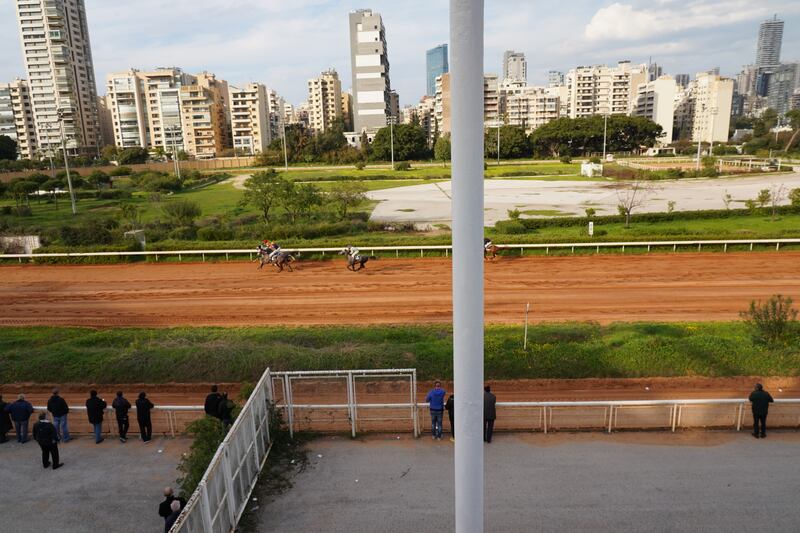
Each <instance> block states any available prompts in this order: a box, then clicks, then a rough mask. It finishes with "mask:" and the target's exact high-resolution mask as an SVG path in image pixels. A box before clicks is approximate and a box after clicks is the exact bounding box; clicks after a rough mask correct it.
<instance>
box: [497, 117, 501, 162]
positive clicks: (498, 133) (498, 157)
mask: <svg viewBox="0 0 800 533" xmlns="http://www.w3.org/2000/svg"><path fill="white" fill-rule="evenodd" d="M501 125H502V122H501V121H500V117H499V116H498V117H497V166H500V126H501Z"/></svg>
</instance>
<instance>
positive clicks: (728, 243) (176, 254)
mask: <svg viewBox="0 0 800 533" xmlns="http://www.w3.org/2000/svg"><path fill="white" fill-rule="evenodd" d="M798 244H800V239H727V240H726V239H722V240H689V241H685V240H684V241H628V242H575V243H536V244H498V245H497V246H498V247H499V248H501V250H512V251H518V252H519V254H520V255H523V254H524V253H525V251H526V250H544V251H545V253H550V250H570V251H571V252H572V253H575V250H576V249H577V250H581V249H584V250H585V249H588V250H591V249H593V248H594V249H595V251H596V253H600V250H601V249H620V250H621V251H622V252H624V251H625V248H629V249H630V248H639V249H642V248H646V249H647V251H648V252H649V251H651V249H653V248H656V249H661V248H672V250H673V251H677V249H678V248H689V247H691V248H697V249H698V250H702V249H703V247H704V246H705V247H709V246H716V247H722V249H723V251H725V252H727V251H728V248H730V247H736V246H738V247H743V248H746V249H749V250H750V251H752V250H753V249H754V247H755V246H759V247H770V248H773V247H774V248H775V249H776V250H780V249H781V247H782V246H784V245H798ZM341 249H342V248H341V247H327V248H284V251H287V252H290V253H299V254H320V255H322V256H324V255H326V254H337V253H338V252H339V251H341ZM452 249H453V247H452V246H451V245H449V244H441V245H420V246H362V247H361V251H362V252H363V253H369V254H371V255H374V254H375V253H376V252H381V253H391V252H394V253H395V256H396V257H400V254H401V253H404V254H405V253H410V252H415V253H416V252H419V256H420V257H424V256H425V252H428V253H429V254H430V253H431V252H434V253H438V254H439V255H444V256H449V255H450V254H451V253H452ZM184 256H187V257H194V258H197V257H200V259H201V260H202V261H205V260H206V258H207V257H214V258H222V257H223V256H224V258H225V260H230V259H231V257H232V256H233V257H234V258H236V259H240V258H243V257H245V256H247V257H249V258H250V259H254V258H255V256H256V251H255V250H254V249H228V250H153V251H144V252H137V251H134V252H128V251H116V252H74V253H73V252H64V253H55V252H54V253H40V254H33V253H31V254H0V261H1V260H4V259H5V260H10V259H15V260H18V261H19V262H20V263H21V262H22V261H23V260H24V259H48V258H62V259H63V258H76V259H77V258H87V257H117V258H126V257H127V258H131V257H146V258H153V259H154V260H156V261H158V259H159V258H160V257H162V258H163V257H172V258H177V259H178V261H182V260H183V257H184Z"/></svg>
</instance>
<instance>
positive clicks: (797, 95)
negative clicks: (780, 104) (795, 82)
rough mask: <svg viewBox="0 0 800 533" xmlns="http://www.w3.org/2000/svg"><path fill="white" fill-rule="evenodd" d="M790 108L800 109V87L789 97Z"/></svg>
mask: <svg viewBox="0 0 800 533" xmlns="http://www.w3.org/2000/svg"><path fill="white" fill-rule="evenodd" d="M789 109H800V87H798V88H797V89H795V90H794V94H792V97H791V98H790V99H789Z"/></svg>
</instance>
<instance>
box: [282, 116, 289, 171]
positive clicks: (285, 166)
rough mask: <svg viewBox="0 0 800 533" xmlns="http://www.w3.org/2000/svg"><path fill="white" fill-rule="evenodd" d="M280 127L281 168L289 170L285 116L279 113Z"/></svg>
mask: <svg viewBox="0 0 800 533" xmlns="http://www.w3.org/2000/svg"><path fill="white" fill-rule="evenodd" d="M281 128H282V129H283V169H284V170H289V152H288V151H287V149H286V117H285V116H283V115H281Z"/></svg>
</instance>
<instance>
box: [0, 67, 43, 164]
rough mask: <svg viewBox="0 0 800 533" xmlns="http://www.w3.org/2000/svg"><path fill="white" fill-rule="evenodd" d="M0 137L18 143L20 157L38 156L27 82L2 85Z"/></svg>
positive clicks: (0, 89) (0, 85)
mask: <svg viewBox="0 0 800 533" xmlns="http://www.w3.org/2000/svg"><path fill="white" fill-rule="evenodd" d="M0 135H5V136H7V137H11V138H12V139H13V140H14V141H16V143H17V154H18V156H19V157H21V158H23V159H31V158H33V157H34V156H35V155H36V154H37V145H36V128H35V123H34V120H33V109H32V106H31V95H30V88H29V87H28V82H27V81H26V80H20V79H15V80H14V81H12V82H10V83H0ZM50 155H51V156H52V155H53V154H52V153H50Z"/></svg>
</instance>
